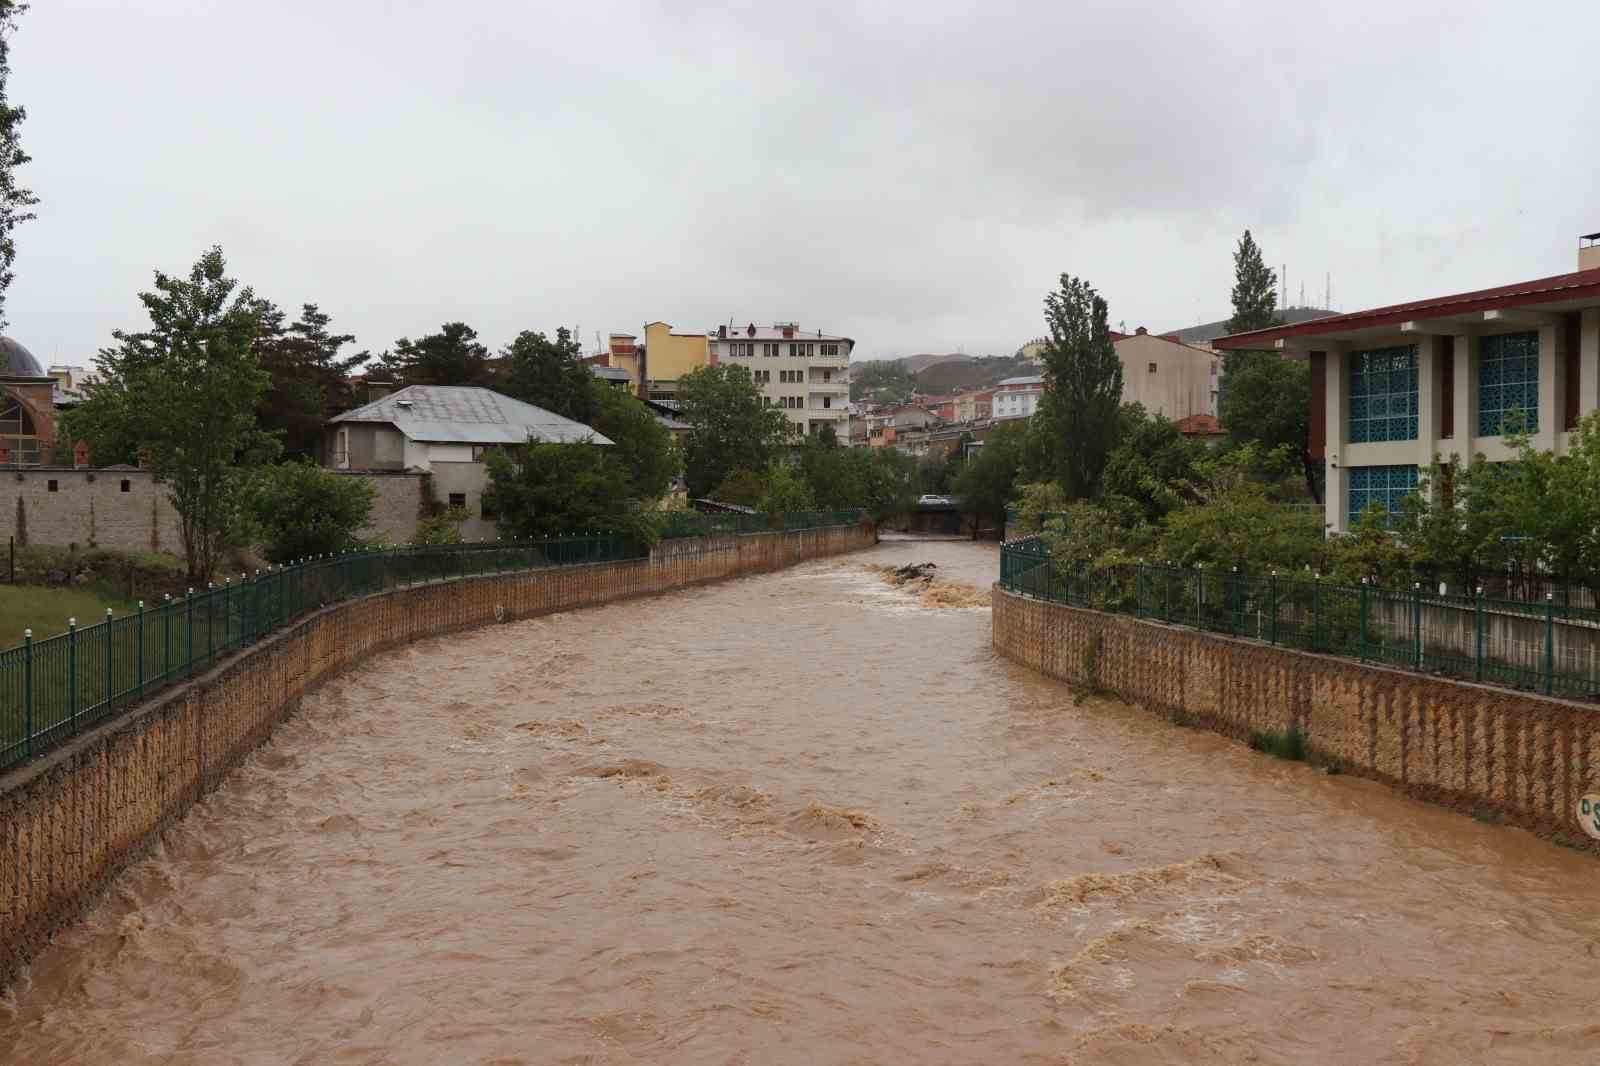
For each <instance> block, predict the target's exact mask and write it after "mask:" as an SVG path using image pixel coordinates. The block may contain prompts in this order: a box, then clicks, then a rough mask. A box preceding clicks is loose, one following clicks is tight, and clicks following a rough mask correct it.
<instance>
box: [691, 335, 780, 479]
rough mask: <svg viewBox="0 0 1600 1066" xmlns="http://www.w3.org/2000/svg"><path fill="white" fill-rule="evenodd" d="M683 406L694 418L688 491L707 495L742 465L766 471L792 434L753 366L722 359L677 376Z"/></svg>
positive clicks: (692, 419) (692, 420)
mask: <svg viewBox="0 0 1600 1066" xmlns="http://www.w3.org/2000/svg"><path fill="white" fill-rule="evenodd" d="M678 408H679V412H680V413H681V415H682V417H683V420H684V421H685V422H687V423H689V427H690V428H689V433H688V437H687V439H686V440H685V441H684V449H683V465H684V478H685V480H687V481H688V483H689V495H691V496H696V497H699V496H704V495H706V494H707V493H708V492H710V491H711V490H712V489H714V488H715V487H716V486H718V485H720V484H722V481H723V479H724V478H726V477H727V476H728V475H729V474H730V473H732V472H733V470H735V469H736V468H738V467H744V468H745V469H747V470H766V469H767V468H769V467H771V466H772V464H773V461H774V460H776V459H777V457H778V455H779V454H780V452H781V450H782V448H783V445H784V442H785V441H786V440H787V439H788V435H789V420H788V419H787V418H786V417H784V414H783V411H782V410H781V409H779V408H776V407H769V406H768V405H767V403H766V399H765V398H764V397H763V396H762V395H761V390H760V389H758V388H757V387H756V384H755V379H754V378H752V377H751V376H750V371H749V370H747V369H745V368H744V367H742V366H737V365H733V364H728V363H722V364H719V365H717V366H703V367H700V368H699V369H698V370H694V371H692V372H690V373H688V374H685V375H684V376H683V377H682V378H680V379H678Z"/></svg>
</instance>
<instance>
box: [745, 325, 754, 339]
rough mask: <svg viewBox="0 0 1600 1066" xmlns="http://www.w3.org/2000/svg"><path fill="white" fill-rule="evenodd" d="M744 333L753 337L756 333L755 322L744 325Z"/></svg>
mask: <svg viewBox="0 0 1600 1066" xmlns="http://www.w3.org/2000/svg"><path fill="white" fill-rule="evenodd" d="M744 335H745V336H746V337H754V336H755V335H756V324H755V323H754V322H752V323H750V325H749V326H747V327H745V333H744Z"/></svg>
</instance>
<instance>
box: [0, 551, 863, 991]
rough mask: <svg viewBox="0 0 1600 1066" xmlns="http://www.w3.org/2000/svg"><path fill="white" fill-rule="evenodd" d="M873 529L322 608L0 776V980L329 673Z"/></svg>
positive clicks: (783, 561) (735, 571)
mask: <svg viewBox="0 0 1600 1066" xmlns="http://www.w3.org/2000/svg"><path fill="white" fill-rule="evenodd" d="M872 542H873V532H872V527H871V526H870V525H866V524H862V525H859V526H835V527H832V528H829V529H816V530H799V531H795V532H789V533H755V534H748V535H744V536H737V537H724V538H716V539H714V540H709V541H704V542H697V543H698V546H699V549H700V550H693V549H692V547H691V546H690V545H689V544H687V543H685V542H682V541H678V542H674V543H672V546H671V549H670V550H669V551H664V552H661V553H658V554H657V555H655V556H653V557H652V558H650V559H643V560H637V561H630V562H621V563H597V564H594V565H590V566H572V567H560V568H556V569H550V570H538V571H531V572H523V573H513V574H504V575H495V576H487V577H478V578H467V579H462V580H457V581H449V582H441V583H437V584H432V585H423V586H418V587H415V588H408V589H398V590H395V591H392V592H386V593H381V594H378V595H374V596H369V597H366V598H364V599H360V600H354V601H350V602H347V603H343V604H338V605H335V606H332V607H329V608H326V609H324V610H322V611H320V612H318V613H316V614H313V615H310V616H308V617H307V618H305V619H304V620H302V621H301V622H299V623H297V624H296V625H294V626H292V627H290V628H289V629H286V630H284V631H283V632H281V633H279V634H277V635H275V636H273V637H271V638H269V639H267V640H264V641H262V642H261V643H260V644H257V645H255V646H254V647H252V648H250V649H247V650H246V651H243V652H240V653H239V654H237V655H235V656H233V657H232V658H230V659H229V660H228V661H226V662H224V663H223V664H222V665H221V666H219V667H217V668H216V669H215V670H213V671H211V672H210V673H208V674H206V675H204V676H202V677H200V678H197V679H196V680H195V681H193V682H191V683H190V684H187V685H184V686H181V687H179V688H176V689H172V690H169V691H168V692H166V693H165V694H163V695H162V696H161V697H159V698H158V699H156V700H153V701H151V702H149V703H147V704H144V705H143V706H140V707H138V708H135V709H133V710H131V711H129V712H127V713H125V714H123V715H121V716H119V717H117V718H115V719H113V720H111V721H109V722H106V723H105V724H103V725H102V726H100V727H99V728H97V729H94V730H92V731H91V732H88V733H85V734H84V735H83V736H81V737H79V738H77V739H76V740H75V741H74V742H73V743H71V744H69V745H67V746H65V747H63V748H60V749H58V750H57V751H55V752H52V753H51V754H49V755H46V756H44V757H43V758H41V759H39V760H37V761H35V762H34V763H32V764H30V765H28V766H25V767H21V768H18V769H15V770H12V771H11V772H9V773H7V774H5V775H4V776H0V986H3V985H4V984H6V983H8V982H9V981H10V980H11V979H12V978H13V977H14V976H15V975H16V973H17V971H18V969H19V968H20V967H21V966H22V965H24V964H25V963H26V961H27V959H28V958H29V957H31V955H32V954H33V953H34V952H36V951H37V950H38V949H39V948H40V947H41V946H43V945H44V944H45V943H46V942H47V941H48V940H49V938H50V937H51V935H53V934H54V932H55V931H56V930H58V929H60V928H62V927H63V926H64V925H66V924H67V923H68V922H71V921H73V920H74V919H75V918H76V917H77V915H78V914H79V913H80V912H81V911H82V910H83V908H84V907H85V906H87V905H88V904H89V903H90V902H91V901H92V900H93V899H94V897H95V895H96V894H97V893H98V892H99V890H100V889H101V888H103V887H104V886H105V885H106V884H107V883H108V882H109V881H110V880H111V879H112V878H114V877H115V876H116V875H117V873H118V872H119V871H121V870H122V869H123V868H124V867H125V866H126V865H127V864H128V863H129V862H131V861H132V860H134V859H136V858H137V857H138V856H139V855H141V854H142V853H143V852H144V851H145V850H146V849H147V848H148V847H149V846H150V844H151V843H152V842H153V841H154V840H155V838H156V835H157V834H159V833H160V832H161V831H162V830H163V829H165V828H166V827H167V826H169V825H171V824H172V823H173V822H174V821H176V820H177V819H179V818H181V817H182V816H183V814H184V812H186V811H187V810H188V809H189V808H190V807H191V806H192V805H193V804H194V803H195V802H196V801H197V800H199V799H200V798H201V797H202V796H204V795H205V794H206V793H207V792H209V791H211V790H212V789H213V788H215V787H216V786H217V785H218V784H220V783H221V781H222V780H223V778H224V777H226V776H227V774H228V771H229V770H231V769H232V768H233V767H234V766H235V765H237V764H238V763H239V761H240V760H241V759H243V758H244V757H245V755H246V754H248V753H249V752H250V751H251V750H252V749H254V748H255V747H256V746H257V745H259V744H260V743H261V742H262V741H263V740H265V739H266V738H267V737H268V736H269V735H270V734H271V732H272V729H273V727H274V726H275V725H277V724H278V723H279V722H280V721H282V720H283V719H284V718H286V717H287V716H288V715H290V714H292V713H293V712H294V710H295V709H296V707H297V706H298V704H299V701H300V698H301V697H302V696H304V695H305V694H306V693H307V692H309V691H310V690H312V689H313V688H315V687H316V685H317V684H318V683H320V682H321V681H323V680H324V679H326V678H328V677H331V676H332V675H334V674H336V673H338V672H339V671H341V670H344V669H346V668H347V667H350V666H353V665H355V664H357V663H360V662H361V661H363V660H364V659H366V658H367V657H369V656H371V655H373V654H375V653H378V652H381V651H384V650H387V649H389V648H394V647H398V646H400V645H403V644H406V643H408V642H410V641H413V640H418V639H420V638H423V637H431V636H438V635H440V634H444V633H451V632H454V631H457V630H462V629H468V628H471V627H474V626H480V625H485V624H488V623H490V622H493V621H495V620H496V614H497V612H502V611H503V616H504V617H505V618H506V619H508V620H509V619H517V618H528V617H532V616H534V615H539V614H544V613H547V612H551V611H560V610H568V609H571V608H574V607H586V606H593V605H595V604H601V603H607V602H610V601H613V600H620V599H627V598H629V597H635V596H647V595H650V594H652V593H658V592H664V591H667V590H670V589H676V588H683V587H685V586H688V585H694V584H699V583H701V582H706V581H716V580H719V579H722V578H728V577H734V576H738V575H742V574H752V573H758V572H761V571H765V570H773V569H777V568H780V567H784V566H788V565H791V564H793V563H797V562H800V561H802V560H805V559H811V558H817V557H821V556H826V555H833V554H838V553H840V552H847V551H853V550H855V549H858V548H865V547H868V546H870V545H871V544H872Z"/></svg>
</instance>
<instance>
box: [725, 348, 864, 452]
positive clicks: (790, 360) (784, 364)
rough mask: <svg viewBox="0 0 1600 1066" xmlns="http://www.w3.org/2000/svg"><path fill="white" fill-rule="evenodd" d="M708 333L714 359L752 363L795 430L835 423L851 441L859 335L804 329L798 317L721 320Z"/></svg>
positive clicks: (768, 394)
mask: <svg viewBox="0 0 1600 1066" xmlns="http://www.w3.org/2000/svg"><path fill="white" fill-rule="evenodd" d="M708 339H709V342H710V346H711V352H710V358H711V364H712V365H713V366H715V365H717V364H719V363H724V362H727V363H732V364H735V365H737V366H742V367H745V368H746V369H748V370H749V371H750V373H751V374H752V375H753V376H754V377H755V379H756V384H757V385H758V386H760V388H761V393H762V395H763V396H765V397H766V398H767V402H768V403H770V404H771V405H772V406H773V407H778V408H781V409H782V410H783V413H784V414H785V415H787V416H788V417H789V424H790V428H791V429H792V430H793V432H794V434H795V435H796V436H800V435H802V434H816V433H820V432H822V427H823V426H832V427H833V431H834V432H835V433H836V434H838V437H839V443H840V444H845V443H847V442H848V441H849V439H850V409H849V407H850V350H851V349H852V348H854V347H855V344H856V342H855V341H853V340H851V339H850V338H849V337H840V336H835V335H832V334H827V333H822V332H805V331H802V330H801V329H800V327H799V325H798V324H796V323H794V322H777V323H774V324H773V325H771V326H757V325H756V324H755V323H753V322H752V323H750V324H749V325H747V326H744V327H732V326H719V327H717V331H716V332H715V333H713V334H711V335H710V337H709V338H708Z"/></svg>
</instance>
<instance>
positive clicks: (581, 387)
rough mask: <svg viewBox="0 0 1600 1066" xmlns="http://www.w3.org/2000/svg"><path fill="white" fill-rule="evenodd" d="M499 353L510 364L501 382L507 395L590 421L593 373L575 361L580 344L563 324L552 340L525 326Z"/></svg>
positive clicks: (593, 407)
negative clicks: (507, 373)
mask: <svg viewBox="0 0 1600 1066" xmlns="http://www.w3.org/2000/svg"><path fill="white" fill-rule="evenodd" d="M501 354H502V355H503V356H504V357H505V358H506V359H507V360H508V361H509V362H510V364H511V373H510V375H509V376H508V377H507V378H506V380H505V382H504V383H503V385H502V391H504V392H505V394H506V395H507V396H514V397H516V398H517V399H519V400H521V401H522V402H524V403H531V404H533V405H534V406H536V407H543V408H544V409H545V410H546V411H553V412H555V413H556V414H558V415H560V416H562V417H563V418H570V419H572V420H573V421H574V422H582V423H583V424H584V425H586V426H587V425H593V424H594V418H595V414H596V412H597V409H598V407H597V403H596V400H595V388H594V383H595V376H594V374H593V373H591V372H590V370H589V368H588V367H587V366H585V365H584V364H583V363H581V362H579V356H581V355H582V354H583V347H582V345H580V344H579V343H578V342H577V341H575V340H573V339H572V333H571V331H569V330H568V329H567V328H566V327H565V326H563V327H562V328H560V329H558V330H556V336H555V339H554V340H551V339H550V338H548V337H546V336H545V335H544V334H543V333H536V332H534V331H533V330H531V329H525V330H523V331H522V332H521V333H519V334H517V339H516V340H514V341H512V342H511V343H510V344H509V345H507V346H506V349H505V351H504V352H502V353H501ZM606 435H607V436H610V434H606Z"/></svg>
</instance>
